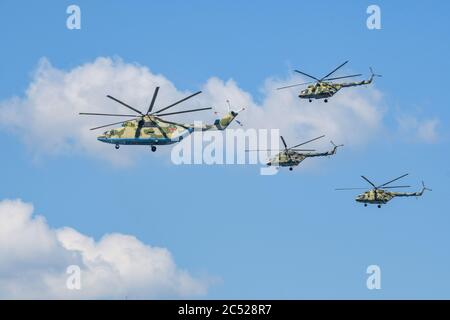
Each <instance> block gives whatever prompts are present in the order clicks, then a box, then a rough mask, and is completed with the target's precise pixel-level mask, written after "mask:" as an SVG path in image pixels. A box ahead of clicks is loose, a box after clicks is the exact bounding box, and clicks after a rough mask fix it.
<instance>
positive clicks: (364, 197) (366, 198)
mask: <svg viewBox="0 0 450 320" xmlns="http://www.w3.org/2000/svg"><path fill="white" fill-rule="evenodd" d="M425 190H430V189H427V188H426V187H425V186H423V187H422V190H421V191H419V192H391V191H387V190H383V189H372V190H369V191H366V192H364V193H362V194H360V195H358V196H357V197H356V199H355V201H357V202H361V203H369V204H385V203H387V202H389V201H390V200H392V199H393V198H395V197H420V196H422V195H423V193H424V191H425Z"/></svg>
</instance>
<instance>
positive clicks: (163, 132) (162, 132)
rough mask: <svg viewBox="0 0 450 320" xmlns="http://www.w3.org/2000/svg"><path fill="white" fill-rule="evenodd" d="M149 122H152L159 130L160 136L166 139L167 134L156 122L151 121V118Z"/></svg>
mask: <svg viewBox="0 0 450 320" xmlns="http://www.w3.org/2000/svg"><path fill="white" fill-rule="evenodd" d="M150 121H151V122H153V123H154V124H155V126H156V127H157V128H158V129H159V131H160V132H161V134H162V135H163V136H164V138H166V139H167V138H168V137H167V133H166V132H165V131H164V130H163V129H162V128H161V126H160V125H159V123H158V121H155V120H152V118H150Z"/></svg>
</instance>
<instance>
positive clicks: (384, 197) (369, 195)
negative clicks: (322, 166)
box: [336, 173, 431, 208]
mask: <svg viewBox="0 0 450 320" xmlns="http://www.w3.org/2000/svg"><path fill="white" fill-rule="evenodd" d="M407 175H408V174H407V173H406V174H404V175H402V176H400V177H398V178H395V179H392V180H391V181H388V182H386V183H383V184H381V185H379V186H375V184H374V183H373V182H372V181H370V180H369V179H367V178H366V177H364V176H361V178H363V179H364V180H366V181H367V182H368V183H369V184H370V185H371V186H372V187H373V189H372V190H369V191H366V192H364V193H362V194H360V195H358V196H356V198H355V201H357V202H361V203H364V206H365V207H367V204H376V205H377V206H378V208H381V205H382V204H386V203H388V202H389V201H390V200H392V199H393V198H395V197H420V196H422V195H423V192H424V191H425V190H428V191H431V189H428V188H427V187H425V183H424V182H423V181H422V190H421V191H419V192H391V191H387V190H385V189H394V188H409V187H410V186H388V184H391V183H392V182H394V181H397V180H399V179H401V178H403V177H406V176H407ZM360 189H366V188H338V189H336V190H360Z"/></svg>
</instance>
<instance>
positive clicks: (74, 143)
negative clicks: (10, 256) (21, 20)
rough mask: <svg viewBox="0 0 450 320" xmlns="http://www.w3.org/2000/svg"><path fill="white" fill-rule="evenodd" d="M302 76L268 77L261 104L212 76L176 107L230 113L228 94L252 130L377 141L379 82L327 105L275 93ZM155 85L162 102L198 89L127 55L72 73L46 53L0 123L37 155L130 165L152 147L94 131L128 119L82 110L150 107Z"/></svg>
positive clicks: (2, 105) (1, 107)
mask: <svg viewBox="0 0 450 320" xmlns="http://www.w3.org/2000/svg"><path fill="white" fill-rule="evenodd" d="M303 80H305V79H302V78H301V77H299V76H297V75H293V76H290V77H288V78H286V79H275V78H270V79H267V80H266V81H265V84H264V86H263V87H262V88H261V95H262V97H261V99H258V100H260V102H256V98H255V97H253V96H252V95H251V94H250V93H249V92H246V91H244V90H243V89H241V88H240V87H239V86H238V84H237V83H236V82H235V81H234V80H232V79H230V80H227V81H224V80H221V79H219V78H216V77H212V78H210V79H208V80H207V81H206V83H205V84H203V85H202V86H201V88H192V90H193V91H195V90H197V89H200V90H202V91H203V94H201V95H199V96H197V97H195V98H194V99H192V100H189V101H188V102H186V103H184V104H183V105H182V106H181V105H180V106H177V107H175V108H174V110H180V109H183V108H188V107H205V106H208V107H209V106H212V107H214V108H215V109H216V110H218V111H225V110H226V100H227V99H228V100H230V101H231V103H232V105H233V106H235V107H246V111H245V112H243V113H242V114H241V115H239V118H240V120H241V121H242V122H243V123H244V125H245V127H247V128H278V129H280V132H281V134H283V135H284V136H285V137H286V138H287V140H288V141H290V142H292V144H294V143H297V141H305V140H307V139H309V138H311V137H313V136H316V135H321V134H326V135H327V138H328V139H333V140H334V141H336V142H339V143H345V144H346V146H350V147H351V146H356V145H360V144H364V143H366V142H368V141H370V139H372V137H374V136H375V134H376V133H377V132H378V131H379V130H380V129H381V128H382V120H383V115H384V111H385V107H384V105H383V101H382V100H383V99H382V94H381V93H380V92H379V91H378V90H377V89H375V87H374V86H368V87H365V88H350V89H346V90H342V91H341V92H339V93H338V94H337V95H336V96H335V97H333V98H332V99H331V100H330V102H329V103H327V104H326V103H324V102H323V101H319V100H318V101H314V102H313V103H308V102H307V101H305V100H300V99H299V98H298V97H297V93H298V90H297V89H296V88H294V89H288V90H280V91H277V90H275V88H276V87H278V86H282V85H286V84H290V83H294V82H297V81H299V82H302V81H303ZM156 86H160V87H161V90H160V94H159V96H158V99H157V103H156V104H157V107H163V106H165V105H168V104H170V103H171V102H174V101H176V100H178V99H180V98H182V97H184V96H185V95H188V94H190V93H192V92H187V91H183V90H179V89H177V88H176V87H175V85H174V84H173V83H172V82H171V81H170V80H168V79H167V78H165V77H164V76H163V75H160V74H154V73H152V72H151V71H150V70H149V69H148V68H146V67H143V66H140V65H137V64H130V63H125V62H123V61H122V60H121V59H111V58H108V57H100V58H97V59H96V60H95V61H93V62H91V63H86V64H83V65H81V66H78V67H76V68H73V69H71V70H68V71H65V70H60V69H58V68H55V67H53V66H52V65H51V64H50V62H49V61H48V60H47V59H45V58H43V59H41V61H40V62H39V64H38V67H37V69H36V71H35V72H34V74H33V76H32V79H31V83H30V85H29V87H28V88H27V90H26V92H25V94H24V96H22V97H14V98H11V99H8V100H5V101H2V102H0V127H3V128H4V129H6V130H11V131H14V132H16V134H17V135H18V136H19V137H20V138H21V139H22V140H23V141H24V142H25V143H26V144H27V145H28V146H29V148H30V149H31V151H32V152H33V154H34V156H36V157H41V156H44V155H59V154H72V153H81V154H86V155H89V156H93V157H97V158H100V159H102V160H108V161H111V162H113V163H116V164H128V163H130V162H132V161H133V160H134V159H135V158H136V156H137V155H139V154H140V155H142V154H144V153H148V150H147V149H148V148H145V147H138V148H127V152H117V151H115V150H114V148H113V146H111V145H106V144H103V143H100V142H98V141H97V140H96V135H97V134H98V133H101V130H100V132H93V131H89V128H91V127H95V126H98V125H102V124H107V123H112V122H116V121H120V120H121V119H120V118H119V119H118V118H115V117H114V118H113V117H109V118H107V117H82V116H79V115H78V113H79V112H103V113H119V112H120V113H124V111H129V110H127V109H125V108H124V107H122V106H121V105H119V104H117V103H115V102H114V101H111V100H109V99H107V98H106V97H105V95H106V94H111V95H113V96H115V97H117V98H119V99H121V100H123V101H126V102H127V103H129V104H130V105H132V106H135V107H137V108H139V109H142V110H146V109H147V107H148V104H149V102H150V99H151V96H152V93H153V90H154V88H155V87H156ZM127 113H128V112H127ZM170 119H171V120H175V121H184V120H186V121H188V120H189V122H193V121H194V120H203V121H207V120H208V121H213V113H212V112H208V111H206V112H203V113H196V114H190V115H182V116H181V115H178V116H175V117H171V118H170ZM324 143H326V141H324ZM167 148H170V147H167ZM161 149H163V148H161Z"/></svg>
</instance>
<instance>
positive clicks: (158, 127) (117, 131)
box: [97, 111, 238, 147]
mask: <svg viewBox="0 0 450 320" xmlns="http://www.w3.org/2000/svg"><path fill="white" fill-rule="evenodd" d="M237 115H238V113H237V112H234V111H230V112H228V113H227V114H226V115H225V116H224V117H223V118H221V119H217V120H216V121H215V122H214V124H209V125H208V124H206V125H202V126H196V125H194V124H180V123H175V122H171V121H166V120H162V119H161V118H158V117H155V116H152V115H145V116H143V117H142V118H137V119H134V120H129V121H126V122H124V123H123V124H122V126H121V127H118V128H113V129H111V130H108V131H106V132H104V133H103V134H102V135H100V136H98V137H97V140H99V141H101V142H105V143H111V144H115V145H116V147H117V146H119V145H151V146H154V145H169V144H173V143H176V142H180V141H181V140H182V139H183V138H184V137H186V136H188V135H189V134H191V133H192V132H193V131H194V130H202V131H207V130H225V129H226V128H227V127H228V126H229V125H230V123H231V122H232V121H233V119H234V118H235V117H236V116H237Z"/></svg>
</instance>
